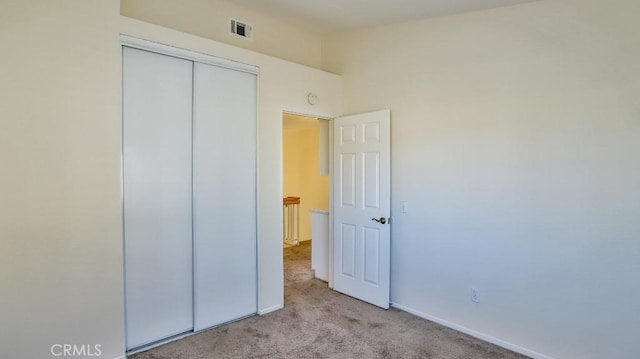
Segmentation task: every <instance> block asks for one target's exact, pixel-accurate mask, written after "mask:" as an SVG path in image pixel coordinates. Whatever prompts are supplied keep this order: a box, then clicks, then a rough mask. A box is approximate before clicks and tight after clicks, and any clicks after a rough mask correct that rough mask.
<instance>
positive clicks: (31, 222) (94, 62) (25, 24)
mask: <svg viewBox="0 0 640 359" xmlns="http://www.w3.org/2000/svg"><path fill="white" fill-rule="evenodd" d="M120 33H123V34H128V35H131V36H135V37H140V38H146V39H148V40H152V41H157V42H161V43H165V44H169V45H173V46H177V47H180V48H184V49H190V50H194V51H198V52H202V53H205V54H211V55H214V56H220V57H224V58H228V59H232V60H235V61H240V62H244V63H249V64H252V65H256V66H258V67H259V68H260V75H259V92H260V95H259V114H258V117H259V123H258V127H259V131H258V132H259V134H258V136H259V139H258V141H259V171H260V175H259V178H258V186H259V188H258V190H259V199H258V201H259V214H258V217H259V224H258V231H259V233H258V237H259V248H260V249H259V257H260V258H259V268H260V277H259V279H260V298H259V305H260V307H259V309H260V311H261V312H264V311H269V310H274V309H277V308H279V307H281V306H282V304H283V297H284V293H283V279H282V277H283V272H282V225H281V223H282V195H283V193H282V182H281V181H282V162H281V155H282V111H283V110H284V109H287V110H289V111H295V112H299V113H308V114H311V115H314V116H323V117H332V116H335V115H337V114H339V113H341V112H342V111H341V99H342V92H341V88H342V86H341V79H340V77H338V76H335V75H331V74H328V73H325V72H322V71H319V70H314V69H311V68H309V67H305V66H301V65H297V64H294V63H291V62H287V61H283V60H279V59H276V58H273V57H270V56H266V55H262V54H259V53H256V52H252V51H248V50H245V49H241V48H238V47H233V46H230V45H226V44H223V43H220V42H215V41H212V40H209V39H205V38H202V37H197V36H194V35H189V34H185V33H181V32H178V31H175V30H171V29H167V28H163V27H159V26H156V25H152V24H148V23H144V22H140V21H137V20H134V19H131V18H127V17H121V16H120V11H119V2H118V1H117V0H99V1H98V0H92V1H80V0H58V1H47V0H42V1H35V0H34V1H22V0H16V1H4V2H3V5H2V11H0V46H2V48H3V55H2V56H1V57H0V63H1V65H2V66H0V78H1V79H2V81H0V108H1V109H2V110H1V111H0V120H1V121H0V143H2V151H0V165H1V168H2V175H1V176H0V203H1V205H0V238H1V240H0V288H2V295H0V308H1V309H0V311H1V312H0V318H2V320H1V322H2V325H1V327H2V332H1V334H0V357H2V358H12V359H14V358H15V359H23V358H24V359H31V358H47V357H51V353H50V350H51V346H52V345H53V344H76V345H83V344H86V345H91V346H93V345H100V346H101V354H102V355H101V357H102V358H107V359H112V358H116V357H121V356H122V355H124V311H123V310H124V309H123V308H124V306H123V304H124V303H123V299H124V295H123V287H124V283H123V268H122V259H123V258H122V193H121V163H120V156H121V125H120V124H121V106H120V98H121V89H120V84H121V61H122V58H121V46H120V41H119V34H120ZM310 91H313V92H315V93H317V94H318V95H319V96H320V98H321V102H320V103H319V104H318V105H316V106H311V105H309V104H308V103H307V93H308V92H310ZM248 140H251V139H248ZM94 353H95V352H94Z"/></svg>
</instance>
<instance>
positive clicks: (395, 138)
mask: <svg viewBox="0 0 640 359" xmlns="http://www.w3.org/2000/svg"><path fill="white" fill-rule="evenodd" d="M639 13H640V2H638V1H636V0H616V1H600V0H546V1H539V2H533V3H529V4H524V5H517V6H512V7H505V8H500V9H495V10H489V11H479V12H474V13H468V14H462V15H455V16H448V17H443V18H439V19H432V20H428V21H419V22H412V23H405V24H400V25H393V26H386V27H380V28H375V29H368V30H362V31H353V32H349V33H345V34H339V35H336V36H334V37H330V38H327V39H326V41H325V42H324V44H323V46H324V47H323V54H324V58H323V63H324V66H325V67H326V69H327V70H329V71H331V72H335V73H338V74H341V75H342V76H343V78H344V89H345V93H344V101H345V102H344V103H345V113H355V112H361V111H368V110H371V109H378V108H390V109H391V113H392V162H393V163H392V178H393V179H392V198H393V205H392V217H393V219H394V220H393V226H392V236H393V239H392V242H391V243H392V244H391V245H392V251H391V253H392V262H391V263H392V268H391V276H392V277H391V298H392V301H393V302H394V303H396V305H400V306H403V307H404V308H405V309H408V310H412V311H414V312H416V313H421V314H422V315H425V316H429V317H431V318H432V319H437V320H440V321H441V322H446V323H447V324H448V325H451V326H454V327H457V328H459V329H464V328H466V330H467V331H468V332H471V333H474V334H475V335H480V336H482V337H484V338H485V339H489V340H493V341H494V342H499V343H501V344H502V345H511V347H512V348H515V349H519V350H521V351H524V352H526V353H528V354H529V355H532V356H538V357H543V355H547V356H551V357H555V358H637V357H640V344H639V342H638V340H637V333H638V332H640V321H639V320H638V317H637V315H635V314H634V313H637V308H638V302H639V301H640V275H638V273H640V260H639V258H640V240H638V233H640V221H638V218H640V157H639V156H640V155H639V154H640V141H639V139H640V101H638V94H639V93H640V35H639V34H640V25H639V22H638V19H637V14H639ZM402 200H404V201H408V203H409V206H408V208H409V211H408V213H406V214H402V213H400V211H399V209H400V208H399V206H400V201H402ZM472 286H474V287H477V288H478V289H479V290H480V299H481V302H480V303H479V304H474V303H472V302H471V301H470V287H472Z"/></svg>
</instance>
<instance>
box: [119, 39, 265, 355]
mask: <svg viewBox="0 0 640 359" xmlns="http://www.w3.org/2000/svg"><path fill="white" fill-rule="evenodd" d="M120 45H121V47H122V48H124V47H130V48H134V49H139V50H145V51H149V52H154V53H157V54H161V55H168V56H172V57H176V58H180V59H184V60H189V61H193V62H194V69H195V63H203V64H208V65H213V66H217V67H222V68H226V69H230V70H235V71H240V72H245V73H248V74H253V75H255V76H256V82H255V83H256V90H255V95H256V98H255V101H256V107H255V110H256V114H255V157H254V158H255V167H256V168H255V176H256V177H255V228H256V233H255V240H256V243H255V249H256V253H255V255H256V258H255V260H256V262H255V263H256V286H257V288H256V309H257V310H259V308H260V283H261V276H260V240H259V234H258V228H260V224H259V216H258V208H260V203H259V198H260V193H259V186H258V178H259V176H260V166H259V162H260V154H259V151H258V149H259V148H260V144H259V140H258V134H259V133H260V126H259V121H258V104H259V97H260V91H259V88H260V86H259V84H260V76H259V72H260V71H259V70H260V69H259V67H257V66H254V65H249V64H245V63H242V62H238V61H233V60H229V59H224V58H220V57H215V56H212V55H207V54H204V53H199V52H195V51H190V50H186V49H182V48H178V47H173V46H169V45H165V44H161V43H158V42H155V41H150V40H145V39H141V38H137V37H133V36H128V35H120ZM192 115H193V114H192ZM121 162H122V163H123V161H121ZM121 170H122V169H121ZM123 188H124V187H123ZM121 193H122V198H121V200H122V202H121V203H122V204H123V209H124V192H121ZM193 195H194V196H195V193H194V194H193ZM192 200H193V198H192ZM123 220H124V218H123ZM123 234H124V233H123ZM123 246H124V242H123ZM194 247H195V243H194ZM123 248H124V247H123ZM194 259H195V253H194ZM193 270H194V273H193V274H194V278H195V275H196V273H195V271H196V267H195V263H194V268H193ZM194 284H195V282H194ZM196 290H197V289H196V288H194V296H195V291H196ZM194 299H195V298H194ZM123 300H126V297H124V298H123ZM193 310H194V324H195V318H196V315H197V313H196V312H195V311H196V307H195V305H194V307H193ZM256 313H257V312H256ZM125 315H126V313H125ZM206 329H208V328H205V329H201V330H197V329H195V330H194V331H193V332H192V333H185V334H184V335H179V336H177V337H172V338H167V339H166V340H161V341H159V342H157V343H154V344H152V345H150V346H145V347H141V348H139V349H135V350H134V351H131V352H129V354H132V353H135V352H137V351H140V350H147V349H149V348H151V347H154V346H157V345H161V344H164V343H166V342H170V341H173V340H177V339H180V338H183V337H186V336H189V335H193V334H195V333H198V332H199V331H202V330H206Z"/></svg>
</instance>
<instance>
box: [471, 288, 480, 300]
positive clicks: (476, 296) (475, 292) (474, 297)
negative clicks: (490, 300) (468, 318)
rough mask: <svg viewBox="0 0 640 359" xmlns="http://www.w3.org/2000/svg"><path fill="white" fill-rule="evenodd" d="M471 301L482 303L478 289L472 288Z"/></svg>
mask: <svg viewBox="0 0 640 359" xmlns="http://www.w3.org/2000/svg"><path fill="white" fill-rule="evenodd" d="M471 301H472V302H474V303H480V290H479V289H478V288H474V287H471Z"/></svg>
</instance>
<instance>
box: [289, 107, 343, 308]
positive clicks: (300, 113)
mask: <svg viewBox="0 0 640 359" xmlns="http://www.w3.org/2000/svg"><path fill="white" fill-rule="evenodd" d="M285 114H289V115H298V116H304V117H315V118H317V119H321V120H327V121H329V288H331V289H333V180H332V178H333V161H332V160H331V159H332V158H333V119H335V118H336V117H339V116H337V115H328V114H318V113H313V112H306V111H295V110H289V109H282V115H281V116H280V117H281V120H280V125H281V126H282V128H281V131H280V133H283V132H284V122H283V119H284V115H285ZM283 143H284V139H283V140H282V141H280V173H281V174H283V173H284V145H283ZM283 187H284V176H282V177H281V178H280V191H281V192H280V198H282V197H283V196H284V193H282V191H283ZM280 213H281V214H282V211H280ZM280 221H281V222H282V221H284V218H280ZM283 250H284V248H283ZM283 255H284V253H283ZM283 270H284V268H283ZM283 273H284V272H283ZM282 285H283V287H284V282H283V283H282ZM282 305H283V306H284V302H283V303H282Z"/></svg>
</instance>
